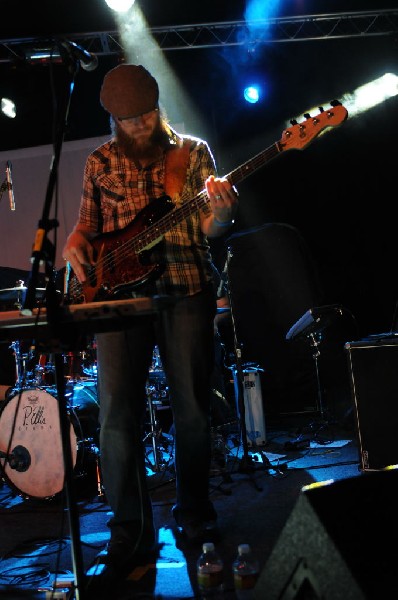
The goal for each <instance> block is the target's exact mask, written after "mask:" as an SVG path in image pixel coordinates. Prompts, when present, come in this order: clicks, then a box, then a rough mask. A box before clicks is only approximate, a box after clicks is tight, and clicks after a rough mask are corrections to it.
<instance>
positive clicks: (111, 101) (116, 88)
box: [100, 63, 159, 118]
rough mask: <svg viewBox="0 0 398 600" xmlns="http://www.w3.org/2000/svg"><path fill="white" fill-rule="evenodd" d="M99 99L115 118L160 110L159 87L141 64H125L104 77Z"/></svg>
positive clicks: (136, 115)
mask: <svg viewBox="0 0 398 600" xmlns="http://www.w3.org/2000/svg"><path fill="white" fill-rule="evenodd" d="M100 100H101V104H102V106H103V107H104V108H105V110H107V111H108V112H109V113H110V114H111V115H113V116H114V117H117V118H125V117H138V116H139V115H143V114H144V113H147V112H150V111H151V110H154V109H155V108H157V106H158V101H159V87H158V84H157V81H156V79H154V77H152V75H151V74H150V73H149V71H147V70H146V69H145V68H144V67H143V66H142V65H127V64H124V63H123V64H121V65H118V66H117V67H115V68H114V69H111V70H110V71H108V73H107V74H106V75H105V77H104V81H103V83H102V87H101V93H100Z"/></svg>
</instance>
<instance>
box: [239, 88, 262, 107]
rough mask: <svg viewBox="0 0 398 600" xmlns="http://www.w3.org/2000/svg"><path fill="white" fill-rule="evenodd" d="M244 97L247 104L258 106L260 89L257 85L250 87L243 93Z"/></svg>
mask: <svg viewBox="0 0 398 600" xmlns="http://www.w3.org/2000/svg"><path fill="white" fill-rule="evenodd" d="M243 97H244V99H245V100H246V102H250V104H256V102H258V101H259V99H260V88H259V87H258V86H256V85H248V86H246V87H245V89H244V91H243Z"/></svg>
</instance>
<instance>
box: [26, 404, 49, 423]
mask: <svg viewBox="0 0 398 600" xmlns="http://www.w3.org/2000/svg"><path fill="white" fill-rule="evenodd" d="M23 410H24V413H25V414H24V419H23V426H24V427H26V425H29V424H30V425H45V424H46V418H45V417H44V416H43V413H44V406H38V407H36V408H33V406H24V409H23Z"/></svg>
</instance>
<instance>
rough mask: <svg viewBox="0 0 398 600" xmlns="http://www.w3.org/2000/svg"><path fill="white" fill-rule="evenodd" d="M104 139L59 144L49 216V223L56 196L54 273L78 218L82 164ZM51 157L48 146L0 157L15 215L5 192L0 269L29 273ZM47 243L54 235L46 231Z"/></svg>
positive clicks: (0, 203) (0, 227)
mask: <svg viewBox="0 0 398 600" xmlns="http://www.w3.org/2000/svg"><path fill="white" fill-rule="evenodd" d="M108 137H109V136H105V137H96V138H88V139H84V140H77V141H73V142H64V144H63V146H62V153H61V158H60V164H59V169H58V186H57V190H56V191H55V193H54V196H53V198H52V204H51V211H50V215H49V216H50V218H54V216H55V196H56V194H57V195H58V205H59V208H58V215H57V217H56V218H57V220H58V221H59V227H58V228H57V232H56V235H57V248H56V260H55V267H56V268H57V269H58V268H61V267H62V266H63V260H62V256H61V253H62V248H63V246H64V243H65V240H66V237H67V235H68V234H69V233H70V231H71V229H72V228H73V225H74V223H75V221H76V219H77V214H78V208H79V203H80V193H81V189H82V181H83V169H84V164H85V160H86V158H87V155H88V154H89V153H90V152H91V151H92V150H94V149H95V148H96V147H97V146H99V145H100V144H102V143H103V142H104V141H105V140H106V139H108ZM52 157H53V148H52V146H50V145H49V146H37V147H34V148H23V149H19V150H11V151H7V152H0V173H3V174H4V175H3V178H0V183H1V182H2V181H3V179H5V175H6V174H5V168H6V163H7V161H11V164H12V182H13V190H14V199H15V211H12V210H10V203H9V198H8V192H7V191H5V192H4V193H3V195H2V198H1V201H0V267H11V268H16V269H25V270H28V271H29V270H30V269H31V256H32V247H33V242H34V240H35V236H36V231H37V229H38V226H39V222H40V220H41V217H42V214H43V210H44V203H45V199H46V193H47V187H48V183H49V177H50V169H51V163H52ZM48 238H49V240H50V241H51V242H52V243H54V231H50V233H49V236H48Z"/></svg>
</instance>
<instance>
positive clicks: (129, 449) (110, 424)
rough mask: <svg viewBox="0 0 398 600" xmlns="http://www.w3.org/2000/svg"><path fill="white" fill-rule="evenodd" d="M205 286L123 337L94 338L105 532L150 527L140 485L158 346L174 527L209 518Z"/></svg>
mask: <svg viewBox="0 0 398 600" xmlns="http://www.w3.org/2000/svg"><path fill="white" fill-rule="evenodd" d="M215 312H216V303H215V298H214V292H213V289H212V287H211V286H210V287H209V288H208V289H206V290H205V291H203V292H201V293H200V294H196V295H195V296H188V297H184V298H182V299H178V300H176V301H175V302H173V303H172V304H171V305H170V306H167V307H166V308H165V309H162V310H161V312H160V313H159V314H158V315H156V316H154V317H147V316H143V317H137V322H136V324H134V326H133V327H131V328H130V329H127V330H125V331H115V332H111V333H101V334H98V335H97V361H98V390H99V402H100V426H101V428H100V457H101V469H102V476H103V483H104V488H105V494H106V497H107V500H108V503H109V505H110V507H111V509H112V511H113V517H112V519H111V520H110V522H109V525H110V526H111V527H112V526H113V525H123V524H126V523H127V524H131V523H141V524H145V526H146V527H147V528H149V527H150V525H151V524H152V523H153V520H152V517H153V515H152V506H151V500H150V495H149V492H148V490H147V486H146V470H145V448H144V443H143V437H144V427H143V425H144V420H145V414H146V384H147V380H148V372H149V368H150V365H151V361H152V356H153V349H154V346H155V345H156V344H157V345H158V347H159V353H160V358H161V361H162V366H163V369H164V372H165V375H166V380H167V384H168V388H169V395H170V406H171V410H172V414H173V421H174V429H175V469H176V509H177V511H178V514H179V516H180V520H184V518H185V517H186V518H187V520H190V519H191V518H193V517H194V516H201V515H204V518H205V517H206V516H208V517H209V512H210V513H211V512H212V511H214V509H213V507H212V504H211V502H210V501H209V470H210V462H211V441H210V389H211V375H212V371H213V365H214V334H213V320H214V315H215Z"/></svg>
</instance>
